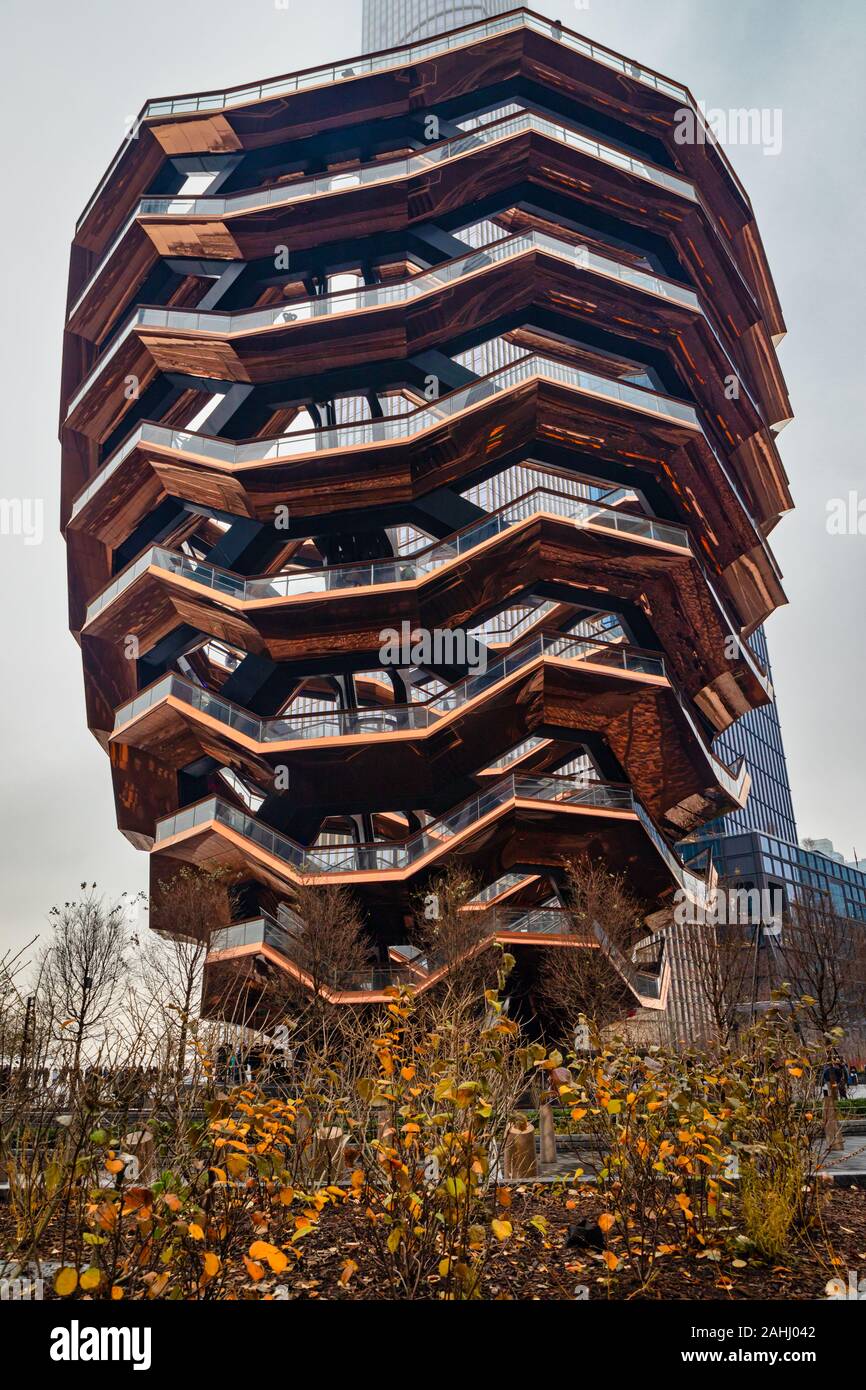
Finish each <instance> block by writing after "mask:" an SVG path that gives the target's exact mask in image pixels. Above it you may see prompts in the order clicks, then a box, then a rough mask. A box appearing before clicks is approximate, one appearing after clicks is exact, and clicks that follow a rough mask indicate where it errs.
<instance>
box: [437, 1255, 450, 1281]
mask: <svg viewBox="0 0 866 1390" xmlns="http://www.w3.org/2000/svg"><path fill="white" fill-rule="evenodd" d="M450 1269H451V1261H450V1260H449V1259H447V1258H446V1259H444V1260H440V1261H439V1273H440V1274H441V1276H442V1278H443V1279H447V1278H448V1272H449V1270H450Z"/></svg>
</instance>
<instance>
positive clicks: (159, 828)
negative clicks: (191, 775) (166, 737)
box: [156, 774, 716, 908]
mask: <svg viewBox="0 0 866 1390" xmlns="http://www.w3.org/2000/svg"><path fill="white" fill-rule="evenodd" d="M515 800H521V801H535V802H540V803H544V804H546V805H560V806H564V805H569V806H582V807H590V808H596V809H598V810H602V811H626V812H631V813H632V814H633V815H636V816H637V818H638V820H639V821H640V823H641V825H642V826H643V827H644V829H645V830H646V832H647V834H648V836H649V838H650V842H651V843H652V845H653V847H654V848H655V849H656V851H657V852H658V854H659V855H660V857H661V858H662V860H663V861H664V863H665V866H666V867H667V869H668V871H669V873H670V874H671V876H672V877H673V879H674V880H675V882H676V883H677V884H679V886H680V887H681V888H682V889H683V891H684V892H685V894H686V896H687V897H688V898H690V899H691V901H692V902H694V903H695V904H696V905H698V906H702V907H704V908H706V906H707V904H708V901H709V897H708V895H709V894H710V893H711V892H712V891H713V890H714V888H715V882H716V873H715V870H714V869H711V871H710V876H709V879H706V880H705V879H703V878H701V877H700V875H698V874H695V873H693V872H692V871H691V870H689V869H688V868H686V867H685V866H684V865H683V863H682V861H681V860H680V859H679V858H678V856H677V855H676V854H675V852H674V851H673V850H672V849H671V847H670V846H669V845H668V844H667V842H666V841H665V839H664V838H663V836H662V835H661V832H660V831H659V830H658V829H657V828H656V826H655V824H654V823H653V821H652V820H651V818H650V816H649V815H648V814H647V812H646V811H645V810H644V808H643V806H642V805H641V804H640V802H638V801H636V800H635V799H634V797H633V795H632V793H631V790H630V788H628V787H624V786H618V785H614V784H610V783H604V782H594V783H589V784H587V783H586V782H585V780H584V779H583V778H569V777H552V776H548V777H533V776H528V775H520V774H512V775H511V776H509V777H505V778H503V779H502V781H501V782H497V783H496V785H495V786H493V787H490V788H489V789H488V790H486V791H484V792H482V793H480V794H479V795H477V796H474V797H472V798H471V800H469V801H467V802H464V803H463V805H462V806H460V807H458V808H457V810H456V811H453V812H451V813H450V814H449V815H447V816H443V817H442V818H441V819H440V820H438V821H435V822H434V823H432V824H431V825H429V826H426V827H425V828H424V829H423V830H422V831H420V832H419V833H417V834H416V835H413V836H412V837H411V838H409V839H407V840H403V841H398V842H391V843H388V842H381V841H379V842H376V843H372V844H361V845H322V846H319V847H318V848H317V847H313V848H309V849H308V848H304V847H303V846H301V845H299V844H296V843H295V841H294V840H290V839H289V838H288V836H286V835H282V834H280V832H279V831H277V830H273V829H272V828H271V827H270V826H267V825H265V824H264V823H263V822H262V821H259V820H256V819H255V817H254V816H251V815H248V814H247V813H246V812H245V811H242V810H240V809H239V808H238V807H236V806H232V805H229V803H228V802H225V801H223V800H221V799H220V798H219V797H210V798H208V799H207V800H205V801H200V802H197V803H196V804H195V805H194V806H188V807H186V808H184V809H183V810H182V811H178V812H176V813H175V814H174V815H171V816H166V817H165V818H164V819H162V820H160V821H158V822H157V824H156V842H157V844H159V843H161V842H162V841H165V840H168V839H170V838H171V837H173V836H175V835H181V834H186V833H189V832H190V831H195V830H196V829H198V828H199V827H201V826H205V825H208V824H211V823H216V824H218V825H222V826H224V827H225V828H226V829H228V830H231V831H233V832H234V833H235V834H237V835H240V836H241V837H243V838H244V839H246V840H248V841H250V843H252V844H254V845H256V846H258V847H259V848H260V849H262V850H263V851H264V852H265V853H266V854H269V855H271V856H272V857H273V858H275V859H278V860H280V861H281V862H282V863H284V864H286V865H287V866H289V867H290V868H292V869H294V870H296V871H297V872H298V873H300V874H309V875H313V876H315V875H321V874H331V873H339V874H345V873H363V872H374V873H375V872H380V873H381V872H388V871H391V872H394V871H399V870H401V869H410V868H412V866H413V865H415V864H417V863H418V862H419V861H420V860H422V859H424V858H425V857H426V856H427V855H432V854H434V853H436V852H441V853H446V854H447V853H448V851H449V848H450V845H451V842H452V841H453V840H454V838H455V837H456V836H458V835H460V834H462V833H463V832H464V831H466V830H471V829H472V827H473V826H475V825H477V824H478V823H479V822H480V821H482V820H483V819H484V818H485V817H486V816H488V815H490V814H492V813H493V812H495V811H496V810H497V809H498V808H499V807H501V806H504V805H506V804H508V803H509V802H512V801H515Z"/></svg>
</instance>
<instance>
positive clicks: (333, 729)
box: [114, 634, 749, 804]
mask: <svg viewBox="0 0 866 1390" xmlns="http://www.w3.org/2000/svg"><path fill="white" fill-rule="evenodd" d="M542 657H546V658H548V659H553V660H559V661H568V662H583V663H589V664H594V665H603V666H614V667H616V668H618V669H619V670H623V671H629V672H631V673H633V674H637V675H651V676H659V677H663V678H665V677H667V672H666V668H665V663H664V659H663V658H662V657H659V656H654V655H652V654H651V653H647V652H643V651H640V650H638V649H635V648H633V647H631V646H629V645H627V644H625V643H623V642H621V641H616V640H600V639H589V640H587V639H586V638H574V637H572V636H569V635H568V634H562V635H551V634H544V635H541V636H538V637H535V638H532V639H531V640H530V641H527V642H524V643H522V644H521V646H520V647H519V648H518V649H517V650H516V651H514V652H512V653H511V654H510V655H508V656H506V657H501V658H499V659H498V660H496V661H494V662H492V663H491V664H490V665H489V666H488V667H487V669H486V670H485V671H484V672H482V673H480V674H478V675H473V676H467V678H466V679H465V680H463V681H460V682H458V684H456V685H453V686H451V687H449V688H448V689H447V690H445V691H442V692H439V693H437V694H436V695H434V696H433V697H432V698H431V699H430V700H429V701H427V702H425V703H421V702H417V703H414V704H410V705H388V706H377V707H374V708H371V709H354V710H337V709H334V710H326V711H324V710H321V709H319V710H312V711H305V712H303V713H300V714H294V715H293V714H287V715H280V716H277V717H275V718H273V719H259V718H257V717H256V716H255V715H251V714H250V713H249V712H248V711H247V710H244V709H241V708H240V707H239V706H238V705H235V704H233V703H232V702H231V701H230V700H226V699H224V698H223V696H221V695H218V694H215V693H214V692H213V691H210V690H205V689H204V687H202V686H200V685H197V684H196V683H195V682H194V681H191V680H188V679H187V678H186V677H185V676H179V675H177V674H175V673H170V674H169V675H167V676H163V678H162V679H161V680H159V681H157V682H155V684H154V685H152V686H149V687H148V689H147V690H144V691H142V693H141V694H140V695H137V696H136V698H135V699H134V700H130V701H128V702H127V704H125V705H123V706H121V708H120V709H118V711H117V713H116V715H115V722H114V728H115V732H116V731H117V730H118V729H121V728H122V727H123V725H124V724H127V723H128V722H129V721H130V720H132V719H138V718H139V717H140V716H141V715H142V714H145V713H146V712H147V711H148V710H150V709H152V708H153V707H154V706H155V705H157V704H159V703H160V702H161V701H163V700H166V699H168V698H169V697H172V696H173V697H174V698H175V699H179V700H182V701H183V702H184V703H185V704H187V705H189V706H190V708H192V709H196V710H199V711H200V712H201V713H202V714H204V715H207V716H208V717H209V718H211V719H216V720H218V721H219V723H221V724H224V725H226V727H227V728H230V729H233V730H235V731H236V732H237V733H240V734H242V735H244V736H245V737H247V738H249V739H251V740H253V741H254V742H256V743H259V744H262V745H264V744H271V743H295V742H302V741H303V742H306V741H308V740H309V741H315V740H318V739H326V738H350V737H355V738H375V737H376V736H377V735H382V734H398V733H417V732H422V731H423V730H425V729H429V728H432V727H433V726H434V725H435V724H437V723H439V722H440V721H441V720H442V719H444V718H445V717H446V716H448V715H449V714H453V713H456V712H457V711H458V710H460V709H462V708H463V707H464V706H465V705H466V704H468V703H469V702H470V701H472V700H474V699H476V698H477V697H478V696H479V695H482V694H483V693H484V692H485V691H486V690H490V689H491V688H492V687H493V686H495V685H498V684H499V683H500V682H502V681H505V680H507V679H508V678H509V677H510V676H512V675H514V674H515V673H517V672H518V671H520V670H522V669H523V668H524V667H526V666H527V665H529V664H530V663H532V662H533V661H536V660H538V659H540V658H542ZM668 684H669V686H670V689H671V691H672V693H673V695H674V698H675V699H676V700H677V703H678V704H679V707H680V709H681V711H682V714H683V716H684V718H685V720H686V722H687V724H688V726H689V729H690V730H691V733H692V736H693V738H694V739H695V741H696V742H697V744H698V746H699V747H700V748H701V749H702V751H703V753H704V755H705V757H706V759H707V762H708V764H709V765H710V767H711V768H712V770H713V773H714V776H715V778H716V781H717V782H718V783H719V785H720V786H721V788H722V789H723V791H724V792H725V793H726V794H727V795H728V796H729V797H730V798H731V800H733V801H735V802H737V803H738V804H742V803H743V800H744V796H745V791H746V788H747V785H748V779H749V773H748V770H747V766H746V761H745V759H744V758H740V759H739V761H738V763H737V764H736V767H735V768H733V769H732V768H730V767H728V765H727V764H726V763H725V762H723V760H722V759H721V758H720V757H719V756H718V754H717V753H716V752H715V751H714V749H713V748H712V746H711V745H710V744H709V743H708V742H707V740H706V738H705V737H704V734H703V731H702V730H701V728H700V726H699V724H698V722H697V720H696V719H695V716H694V714H693V713H692V711H691V710H690V709H689V706H688V703H687V701H686V700H685V699H684V698H683V696H682V694H681V693H680V691H679V690H678V688H677V687H676V685H675V684H674V683H673V682H671V681H668ZM531 742H532V741H531V740H529V741H528V743H527V747H528V746H530V744H531ZM536 742H540V740H536ZM519 746H521V745H519ZM502 761H503V765H504V764H505V760H504V759H503V760H502ZM494 766H495V764H494Z"/></svg>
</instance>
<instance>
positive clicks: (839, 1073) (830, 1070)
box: [821, 1056, 860, 1100]
mask: <svg viewBox="0 0 866 1390" xmlns="http://www.w3.org/2000/svg"><path fill="white" fill-rule="evenodd" d="M859 1082H860V1074H859V1072H858V1070H857V1068H856V1067H849V1066H848V1064H847V1062H844V1061H843V1060H842V1058H841V1057H839V1056H834V1057H831V1058H830V1060H829V1061H828V1062H827V1064H826V1066H825V1067H824V1070H823V1072H822V1073H821V1086H822V1089H823V1093H824V1095H825V1096H828V1095H830V1091H831V1087H832V1088H833V1090H834V1092H835V1094H836V1096H838V1098H839V1100H847V1099H848V1090H849V1087H851V1086H857V1085H859Z"/></svg>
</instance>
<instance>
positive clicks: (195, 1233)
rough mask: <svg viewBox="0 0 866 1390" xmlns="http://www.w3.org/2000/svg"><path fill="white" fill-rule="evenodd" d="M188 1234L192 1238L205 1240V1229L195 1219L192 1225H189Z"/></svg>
mask: <svg viewBox="0 0 866 1390" xmlns="http://www.w3.org/2000/svg"><path fill="white" fill-rule="evenodd" d="M187 1235H188V1236H189V1238H190V1240H204V1231H203V1230H202V1228H201V1226H199V1225H198V1223H197V1222H195V1221H193V1222H192V1223H191V1225H189V1226H188V1227H187Z"/></svg>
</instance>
